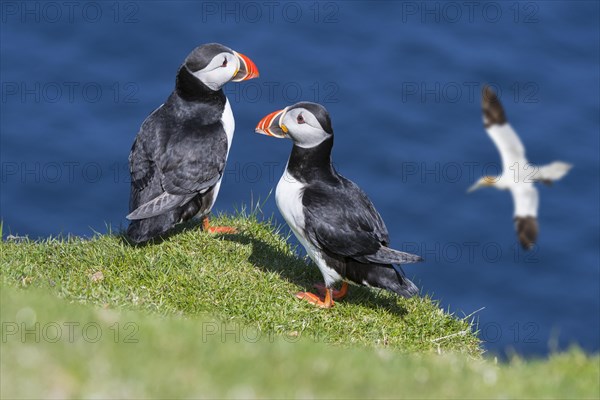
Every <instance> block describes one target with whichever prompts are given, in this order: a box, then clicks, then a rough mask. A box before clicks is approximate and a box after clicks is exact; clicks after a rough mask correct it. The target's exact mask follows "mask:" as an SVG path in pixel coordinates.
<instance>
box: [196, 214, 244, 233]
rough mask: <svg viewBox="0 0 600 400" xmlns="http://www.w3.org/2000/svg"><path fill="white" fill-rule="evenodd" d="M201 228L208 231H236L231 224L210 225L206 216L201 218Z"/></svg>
mask: <svg viewBox="0 0 600 400" xmlns="http://www.w3.org/2000/svg"><path fill="white" fill-rule="evenodd" d="M202 230H204V231H206V232H208V233H229V234H232V233H238V230H237V229H236V228H234V227H232V226H210V222H209V220H208V217H204V218H203V219H202Z"/></svg>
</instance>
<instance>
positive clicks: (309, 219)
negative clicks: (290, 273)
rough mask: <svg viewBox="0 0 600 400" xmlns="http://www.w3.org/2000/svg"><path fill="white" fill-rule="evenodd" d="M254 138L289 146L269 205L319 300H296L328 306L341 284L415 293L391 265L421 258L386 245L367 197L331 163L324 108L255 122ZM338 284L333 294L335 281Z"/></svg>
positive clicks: (305, 105)
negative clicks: (290, 235)
mask: <svg viewBox="0 0 600 400" xmlns="http://www.w3.org/2000/svg"><path fill="white" fill-rule="evenodd" d="M256 132H257V133H262V134H265V135H270V136H274V137H277V138H285V137H288V138H290V139H292V141H293V142H294V146H293V147H292V153H291V155H290V158H289V160H288V163H287V166H286V169H285V173H284V174H283V176H282V177H281V179H280V180H279V183H278V184H277V189H276V192H275V199H276V202H277V207H278V208H279V211H280V212H281V214H282V215H283V218H284V219H285V221H286V222H287V224H288V225H289V226H290V228H291V229H292V231H293V232H294V234H295V235H296V237H297V238H298V240H299V241H300V243H302V245H303V246H304V248H305V249H306V251H307V253H308V255H309V256H310V258H311V259H312V260H313V261H314V262H315V264H316V265H317V266H318V267H319V270H320V271H321V273H322V274H323V278H324V280H325V285H324V286H323V285H316V287H317V288H318V289H319V292H320V294H321V296H317V295H315V294H313V293H309V292H300V293H297V294H296V297H298V298H300V299H304V300H307V301H309V302H310V303H313V304H315V305H317V306H320V307H324V308H330V307H332V306H333V305H334V302H333V300H334V299H335V300H337V299H341V298H343V297H344V296H345V295H346V292H347V290H348V282H351V283H355V284H358V285H364V286H374V287H377V288H382V289H387V290H389V291H391V292H394V293H396V294H398V295H400V296H403V297H412V296H414V295H416V294H417V293H418V292H419V289H418V288H417V287H416V286H415V285H414V284H413V283H412V282H411V281H410V280H408V279H407V278H406V277H405V276H404V274H403V272H402V270H401V268H400V267H399V266H396V265H395V264H406V263H414V262H417V261H421V260H422V259H421V257H419V256H417V255H414V254H409V253H403V252H401V251H397V250H394V249H391V248H389V247H388V243H389V236H388V231H387V229H386V227H385V224H384V223H383V220H382V219H381V216H380V215H379V213H378V212H377V211H376V210H375V207H374V206H373V204H372V203H371V201H370V200H369V198H368V197H367V195H366V194H365V193H364V192H363V191H362V190H361V189H360V188H359V187H358V186H357V185H356V184H355V183H354V182H352V181H350V180H348V179H346V178H344V177H343V176H341V175H340V174H338V173H337V172H336V170H335V169H334V168H333V165H332V163H331V149H332V148H333V129H332V127H331V120H330V118H329V114H328V112H327V110H326V109H325V107H323V106H321V105H320V104H315V103H309V102H300V103H297V104H294V105H293V106H289V107H287V108H285V109H283V110H279V111H275V112H273V113H271V114H269V115H267V116H266V117H265V118H263V119H262V120H261V121H260V122H259V123H258V125H257V127H256ZM338 281H343V284H342V287H341V289H340V290H339V291H337V290H333V289H332V286H333V284H334V283H335V282H338Z"/></svg>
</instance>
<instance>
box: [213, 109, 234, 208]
mask: <svg viewBox="0 0 600 400" xmlns="http://www.w3.org/2000/svg"><path fill="white" fill-rule="evenodd" d="M221 124H222V125H223V129H224V130H225V135H226V136H227V155H226V156H225V157H229V150H230V149H231V142H232V141H233V132H234V131H235V120H234V119H233V111H231V105H229V99H227V100H226V101H225V109H224V110H223V114H222V115H221ZM226 161H227V160H226ZM222 180H223V177H221V179H219V181H218V182H217V183H216V184H215V187H214V189H213V193H214V195H213V198H212V204H211V205H210V207H208V210H209V211H210V210H211V209H212V208H213V205H214V204H215V201H217V196H218V195H219V189H221V181H222Z"/></svg>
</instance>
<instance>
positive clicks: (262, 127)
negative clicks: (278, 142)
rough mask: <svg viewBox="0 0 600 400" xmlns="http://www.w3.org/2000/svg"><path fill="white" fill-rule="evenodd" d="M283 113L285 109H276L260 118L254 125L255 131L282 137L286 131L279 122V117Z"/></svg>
mask: <svg viewBox="0 0 600 400" xmlns="http://www.w3.org/2000/svg"><path fill="white" fill-rule="evenodd" d="M284 114H285V109H283V110H277V111H275V112H272V113H271V114H269V115H267V116H266V117H264V118H263V119H261V120H260V122H259V123H258V125H256V129H255V132H256V133H261V134H263V135H268V136H273V137H276V138H280V139H281V138H284V137H285V136H286V133H287V131H288V130H287V127H286V126H285V125H283V124H282V123H281V118H282V117H283V115H284Z"/></svg>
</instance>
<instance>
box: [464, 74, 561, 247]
mask: <svg viewBox="0 0 600 400" xmlns="http://www.w3.org/2000/svg"><path fill="white" fill-rule="evenodd" d="M481 108H482V111H483V124H484V126H485V129H486V130H487V133H488V135H489V136H490V138H491V139H492V141H493V142H494V144H495V145H496V147H497V148H498V151H499V152H500V156H501V158H502V175H501V176H484V177H482V178H481V179H479V180H478V181H477V182H476V183H475V184H474V185H473V186H471V187H470V188H469V190H468V192H472V191H474V190H477V189H479V188H481V187H486V186H490V187H495V188H496V189H500V190H510V193H511V194H512V197H513V202H514V204H515V211H514V221H515V229H516V231H517V236H518V238H519V242H520V243H521V246H522V247H523V248H524V249H526V250H529V249H531V248H532V247H533V245H534V244H535V242H536V240H537V236H538V223H537V212H538V204H539V195H538V190H537V189H536V187H535V186H534V185H533V184H534V183H535V182H542V183H545V184H546V185H551V184H552V182H554V181H556V180H558V179H561V178H562V177H563V176H565V175H566V174H567V172H569V170H570V169H571V167H572V165H571V164H568V163H566V162H562V161H555V162H553V163H552V164H548V165H544V166H542V167H538V166H535V165H532V164H531V163H529V161H527V158H526V157H525V147H524V146H523V143H521V139H519V136H518V135H517V133H516V132H515V131H514V130H513V128H512V127H511V126H510V124H509V123H508V121H507V120H506V115H505V114H504V108H503V107H502V104H500V100H498V96H496V93H494V91H493V90H492V89H491V88H490V87H489V86H487V85H486V86H485V87H484V88H483V92H482V98H481Z"/></svg>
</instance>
